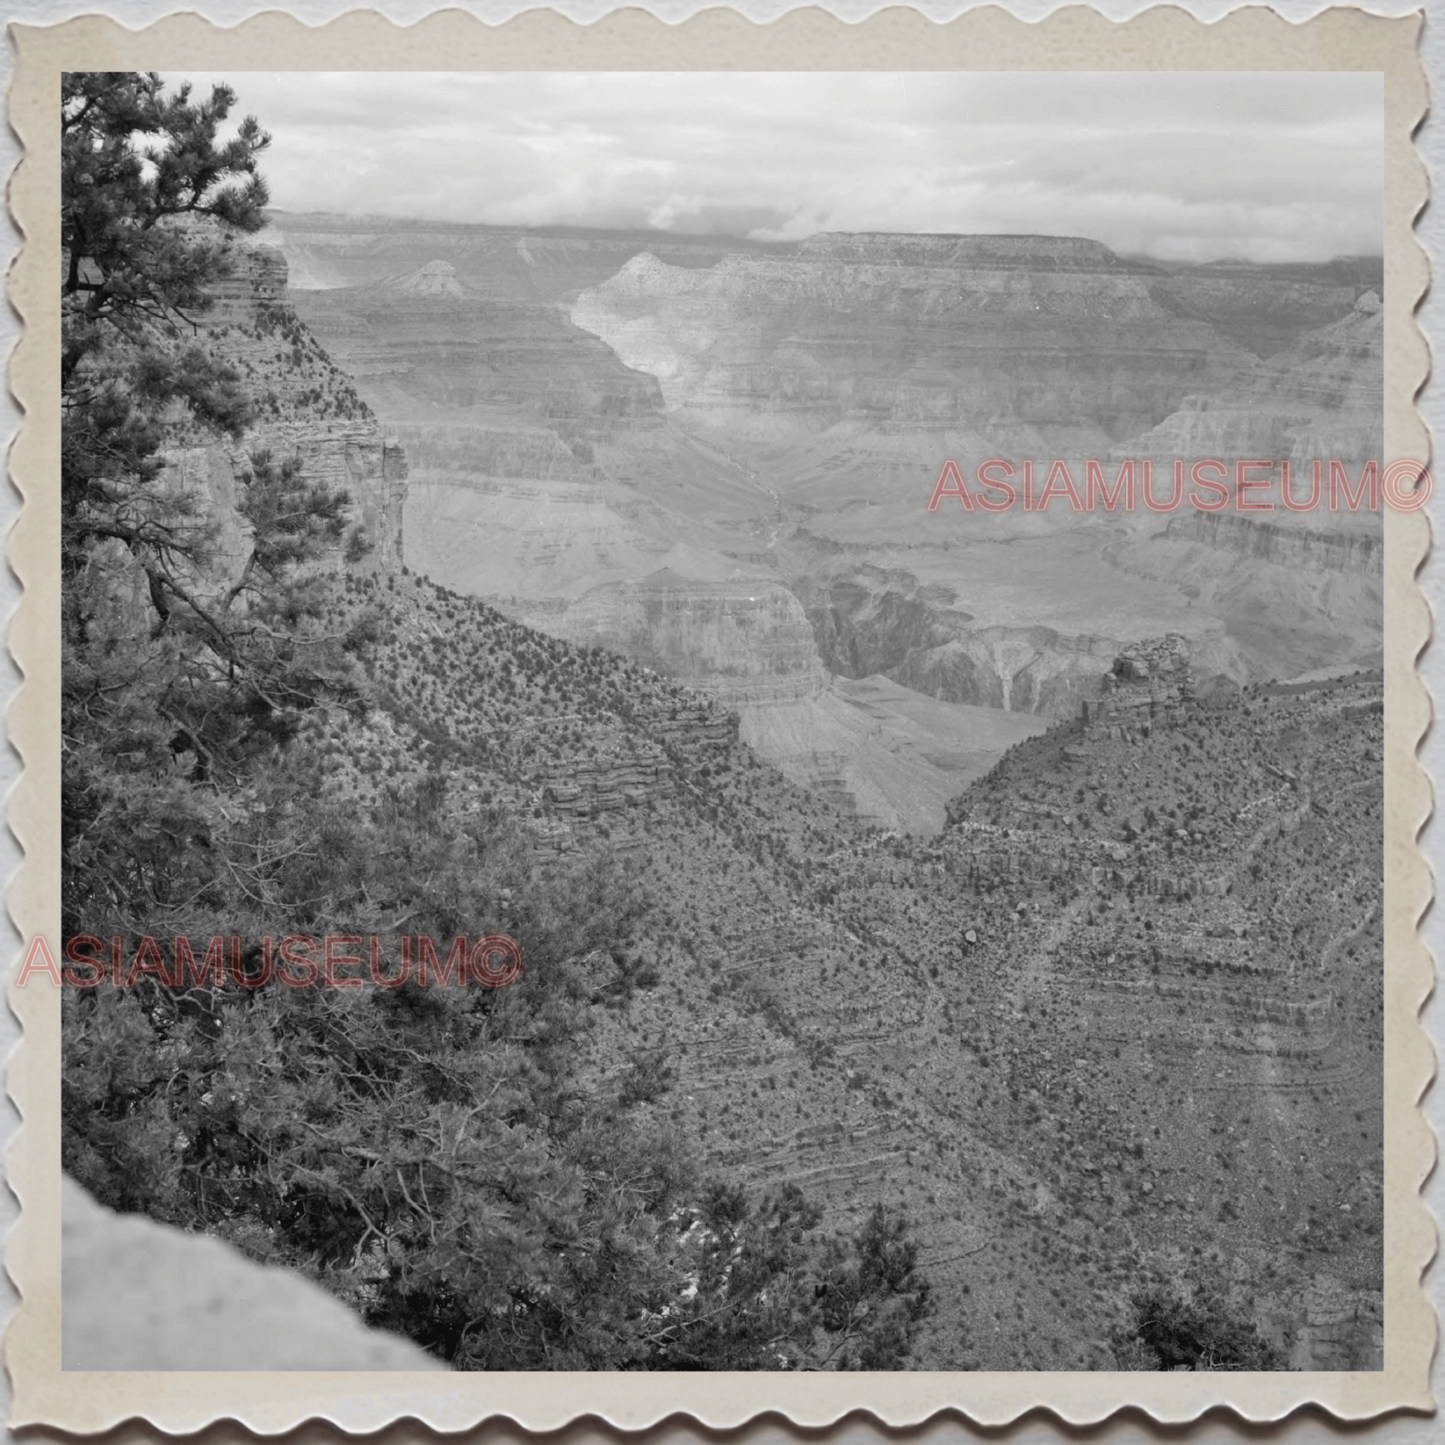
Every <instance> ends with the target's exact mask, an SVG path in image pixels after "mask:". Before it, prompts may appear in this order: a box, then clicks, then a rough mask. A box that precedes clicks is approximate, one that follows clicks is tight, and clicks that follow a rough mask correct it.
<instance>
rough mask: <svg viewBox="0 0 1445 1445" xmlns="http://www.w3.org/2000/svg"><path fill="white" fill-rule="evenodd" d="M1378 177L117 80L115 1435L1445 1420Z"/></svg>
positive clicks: (93, 1140)
mask: <svg viewBox="0 0 1445 1445" xmlns="http://www.w3.org/2000/svg"><path fill="white" fill-rule="evenodd" d="M1384 114H1385V112H1384V97H1383V82H1382V76H1381V74H1380V73H1379V72H1378V71H1362V72H1357V73H1343V72H1329V73H1325V72H1321V73H1291V74H1282V73H1271V72H1267V71H1260V72H1250V73H1246V72H1237V73H1220V72H1217V71H1216V72H1215V73H1210V74H1205V73H1190V72H1180V73H1171V74H1164V73H1148V72H1134V73H1129V72H1120V73H1087V72H1082V73H1075V72H1070V73H1047V74H1046V73H1033V72H1028V71H1022V72H1016V73H1002V72H1000V73H987V72H980V73H944V72H910V73H901V72H900V73H884V72H867V73H865V72H807V73H792V72H746V71H744V72H717V73H705V72H704V73H681V72H666V71H663V72H656V73H628V74H624V73H620V72H601V73H597V72H594V73H567V72H546V73H540V72H510V73H508V72H500V71H498V72H492V73H487V72H453V73H444V74H440V73H439V74H427V73H405V74H402V73H374V72H373V73H363V72H348V71H327V72H319V71H318V72H259V71H255V72H247V71H235V72H230V73H222V74H217V73H211V72H206V71H201V70H195V71H190V72H185V73H182V72H173V71H160V72H123V71H72V72H69V73H67V74H66V75H65V76H64V78H63V84H62V87H61V91H60V95H59V111H58V115H57V117H56V120H57V122H58V125H59V128H60V134H61V215H60V235H61V246H62V265H61V275H60V287H61V302H60V307H61V331H60V359H59V362H60V364H59V377H60V394H61V408H62V417H61V452H60V489H61V503H60V545H61V551H60V566H61V587H62V616H61V628H60V632H61V640H62V645H63V659H62V661H63V673H62V689H61V699H60V719H61V737H62V772H61V807H62V815H61V877H60V887H61V894H60V897H61V909H62V912H61V930H62V938H63V951H64V958H63V959H57V963H58V964H59V965H61V966H62V968H63V975H64V988H63V990H62V991H61V994H62V996H61V1008H62V1010H63V1013H62V1055H63V1057H62V1092H61V1099H60V1116H61V1150H62V1155H61V1166H62V1168H63V1170H64V1174H65V1184H64V1188H65V1191H66V1192H65V1196H64V1207H65V1216H64V1218H65V1235H64V1254H63V1262H64V1268H65V1277H64V1298H63V1328H64V1350H65V1361H66V1366H67V1368H73V1369H89V1370H96V1369H130V1370H167V1369H171V1370H186V1369H198V1368H207V1369H212V1370H219V1369H226V1368H264V1369H278V1370H279V1369H295V1370H306V1369H317V1368H333V1369H335V1368H353V1369H360V1368H370V1369H397V1370H402V1369H407V1370H410V1369H420V1368H438V1369H450V1370H456V1371H740V1370H747V1371H767V1372H784V1371H788V1372H792V1371H853V1372H857V1371H879V1372H882V1371H906V1370H923V1371H958V1372H976V1371H1052V1372H1076V1371H1079V1372H1082V1371H1116V1372H1117V1371H1189V1372H1194V1371H1236V1372H1239V1371H1243V1372H1271V1371H1275V1372H1287V1371H1311V1372H1346V1371H1348V1372H1371V1371H1379V1370H1380V1369H1381V1368H1382V1367H1383V1341H1384V1316H1383V1292H1384V1268H1385V1261H1384V1230H1383V1208H1384V1206H1383V1189H1384V1172H1383V1171H1384V1153H1383V1139H1384V1132H1383V1131H1384V1082H1383V1081H1384V1058H1383V1054H1384V1037H1385V1036H1384V1023H1383V1012H1382V1010H1383V989H1384V927H1385V924H1384V915H1383V900H1384V862H1383V853H1382V847H1383V836H1384V811H1383V810H1384V782H1383V776H1384V766H1383V759H1384V743H1383V736H1384V725H1385V719H1384V706H1383V704H1384V684H1383V673H1382V667H1383V655H1384V604H1383V596H1384V585H1385V582H1384V574H1385V566H1384V542H1383V537H1384V533H1385V530H1386V524H1387V520H1388V514H1389V513H1390V512H1391V510H1392V509H1393V510H1395V511H1400V512H1409V511H1413V510H1415V509H1416V508H1418V507H1419V506H1420V505H1421V503H1422V502H1423V500H1424V494H1425V491H1424V482H1423V479H1422V467H1423V462H1421V463H1415V464H1403V466H1402V464H1399V463H1394V464H1391V463H1390V462H1389V459H1388V457H1387V453H1386V449H1385V439H1384V400H1383V387H1384V363H1383V356H1384V336H1385V330H1384V309H1383V308H1384V302H1385V264H1384V249H1385V247H1384V233H1383V231H1382V216H1383V214H1384V201H1385V195H1384V170H1383V167H1382V153H1383V148H1384V135H1385V131H1384ZM1392 275H1393V273H1392ZM117 1239H124V1240H125V1241H126V1248H125V1249H119V1248H117V1247H116V1245H115V1243H114V1242H115V1241H116V1240H117ZM283 1272H284V1273H283ZM158 1279H164V1280H167V1281H169V1283H168V1284H167V1289H168V1291H171V1292H170V1293H168V1295H167V1299H166V1302H165V1303H164V1305H163V1306H162V1305H159V1304H154V1303H153V1296H154V1292H155V1287H156V1281H157V1280H158ZM282 1279H284V1281H285V1284H284V1289H285V1291H286V1293H285V1294H284V1298H285V1300H286V1301H287V1304H286V1308H285V1311H284V1314H285V1317H286V1319H285V1322H284V1323H282V1324H280V1325H278V1323H277V1321H276V1315H277V1314H278V1310H277V1309H276V1308H275V1301H276V1299H277V1298H279V1297H280V1296H278V1295H277V1294H276V1290H277V1289H280V1288H282V1286H281V1285H278V1284H277V1281H278V1280H282ZM268 1301H269V1303H270V1305H271V1309H270V1312H269V1313H268V1311H267V1308H266V1305H267V1302H268ZM187 1311H191V1313H187ZM178 1320H179V1321H181V1322H183V1323H182V1325H180V1326H178V1323H177V1322H178ZM148 1322H149V1323H148ZM208 1331H210V1333H208ZM218 1332H222V1333H223V1334H224V1339H225V1341H227V1344H226V1345H225V1349H224V1350H223V1351H218V1347H217V1346H216V1345H215V1343H214V1341H215V1339H216V1337H217V1334H218ZM333 1332H334V1333H333ZM328 1351H330V1353H328ZM198 1354H203V1355H204V1360H203V1361H202V1360H199V1359H198ZM338 1361H341V1363H338Z"/></svg>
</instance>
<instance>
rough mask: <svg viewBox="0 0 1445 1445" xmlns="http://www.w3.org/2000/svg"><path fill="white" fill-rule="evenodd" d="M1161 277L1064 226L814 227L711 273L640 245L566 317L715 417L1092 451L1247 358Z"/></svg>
mask: <svg viewBox="0 0 1445 1445" xmlns="http://www.w3.org/2000/svg"><path fill="white" fill-rule="evenodd" d="M1153 276H1154V273H1153V272H1152V271H1151V269H1150V268H1147V267H1143V266H1140V265H1135V264H1131V263H1128V262H1125V261H1122V260H1121V259H1120V258H1119V257H1117V256H1115V255H1114V254H1113V253H1112V252H1110V251H1109V250H1108V249H1107V248H1106V247H1104V246H1102V245H1100V244H1099V243H1098V242H1094V241H1085V240H1076V239H1071V238H1058V237H1035V236H1019V237H942V236H888V235H872V236H817V237H814V238H813V239H812V240H810V241H807V242H804V243H803V244H802V245H800V246H799V247H798V249H797V251H796V252H795V253H794V254H793V255H791V256H786V257H782V256H758V255H737V254H734V255H729V256H727V257H725V258H724V259H723V260H721V261H720V262H718V264H717V265H716V266H713V267H711V268H709V269H707V270H698V269H688V268H683V267H678V266H670V265H668V264H667V263H666V262H664V261H662V260H661V259H659V258H658V257H657V256H655V255H652V254H643V255H640V256H637V257H634V258H633V259H632V260H631V261H629V262H628V263H627V264H626V265H625V266H623V267H622V269H621V270H620V271H619V272H618V273H617V274H616V275H615V276H614V277H613V278H612V279H611V280H609V281H607V282H605V283H604V284H603V285H601V286H597V287H594V288H592V289H591V290H589V291H585V292H583V293H582V295H580V296H579V297H578V299H577V301H576V302H575V303H574V304H573V306H572V309H571V316H572V319H573V321H574V322H576V324H577V325H579V326H581V327H583V328H584V329H586V330H589V331H592V332H594V333H595V334H596V335H598V336H600V337H601V338H602V339H603V340H604V341H606V342H607V343H608V344H609V345H610V346H611V347H612V348H613V350H614V351H616V352H617V354H618V355H619V356H620V357H621V358H622V359H623V360H624V361H625V362H626V363H627V364H628V365H630V366H633V367H636V368H637V369H639V370H643V371H648V372H650V373H652V374H653V375H654V376H656V377H657V378H658V379H659V381H660V383H661V385H662V390H663V395H664V396H665V397H666V399H667V402H668V405H669V406H670V407H673V408H685V409H686V410H687V412H688V413H689V414H690V415H692V416H693V417H695V418H697V419H698V420H700V421H703V422H705V423H707V424H708V425H710V426H714V427H726V428H730V429H741V430H742V431H743V432H744V433H745V434H755V435H758V436H761V437H786V436H790V435H798V434H804V433H808V432H817V431H822V430H824V429H826V428H827V427H829V426H832V425H834V424H835V423H837V422H838V421H839V420H841V419H842V418H843V417H845V416H848V415H852V414H861V415H863V416H866V417H867V418H869V420H870V421H872V422H873V423H874V424H877V425H887V426H892V427H933V428H940V427H941V428H953V429H961V430H964V431H968V432H970V433H973V434H976V435H977V436H978V437H979V438H980V440H981V442H982V444H983V445H984V446H986V447H987V448H988V449H989V450H991V451H997V452H1003V453H1005V454H1015V455H1022V454H1026V453H1033V452H1035V451H1045V450H1046V451H1048V452H1050V453H1052V454H1055V455H1066V454H1067V455H1085V454H1089V453H1091V452H1095V451H1097V450H1099V449H1101V448H1103V449H1107V448H1108V446H1109V445H1110V444H1111V443H1112V442H1115V441H1119V440H1122V439H1123V438H1125V437H1129V436H1133V435H1135V434H1137V433H1139V432H1141V431H1143V430H1146V429H1147V428H1149V427H1151V426H1154V425H1156V424H1157V423H1158V422H1159V421H1161V420H1162V419H1163V418H1164V417H1166V416H1167V415H1169V413H1170V412H1172V411H1173V410H1175V409H1176V408H1177V407H1178V405H1179V403H1180V401H1181V400H1182V398H1183V397H1184V396H1185V395H1187V394H1189V393H1191V392H1196V391H1199V390H1201V389H1205V390H1207V389H1209V388H1210V387H1211V386H1213V385H1215V384H1222V382H1223V379H1224V378H1225V376H1226V375H1227V374H1228V372H1229V371H1230V369H1231V368H1232V367H1235V366H1237V365H1239V364H1240V363H1241V361H1242V360H1243V359H1244V355H1245V354H1244V353H1243V352H1242V350H1241V349H1240V348H1238V347H1236V346H1235V345H1234V344H1233V343H1231V342H1229V341H1228V340H1226V339H1225V338H1223V337H1221V336H1220V334H1219V333H1218V332H1217V331H1216V330H1215V329H1214V328H1213V327H1212V326H1210V325H1209V324H1208V323H1207V322H1205V321H1202V320H1198V319H1194V318H1191V317H1188V316H1185V315H1181V314H1178V309H1177V308H1173V309H1171V308H1168V307H1166V306H1163V305H1161V304H1160V303H1159V302H1158V301H1156V300H1155V298H1154V297H1153V295H1152V294H1151V290H1150V283H1151V279H1153Z"/></svg>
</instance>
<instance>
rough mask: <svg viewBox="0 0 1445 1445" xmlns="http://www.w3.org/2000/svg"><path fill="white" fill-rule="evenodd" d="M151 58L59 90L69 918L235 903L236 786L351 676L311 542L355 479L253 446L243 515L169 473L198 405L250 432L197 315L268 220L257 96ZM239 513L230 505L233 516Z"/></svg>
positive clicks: (345, 687)
mask: <svg viewBox="0 0 1445 1445" xmlns="http://www.w3.org/2000/svg"><path fill="white" fill-rule="evenodd" d="M234 100H235V97H234V95H233V94H232V92H231V91H230V90H229V88H227V87H226V86H216V87H215V88H214V89H213V90H212V92H211V96H210V98H209V99H208V100H205V101H193V100H192V99H191V90H190V87H189V86H188V85H181V86H180V87H179V88H178V89H177V90H176V91H175V92H174V93H172V94H167V93H166V91H165V88H164V86H163V83H162V82H161V80H160V78H159V77H158V76H156V75H153V74H151V75H141V74H133V73H102V74H92V73H87V74H68V75H66V76H65V77H64V78H63V83H62V90H61V127H62V187H61V221H62V244H63V247H64V266H63V272H62V281H61V306H62V336H61V392H62V407H63V410H62V454H61V565H62V599H63V600H62V648H63V654H62V661H63V684H62V710H63V711H62V737H63V745H64V786H63V796H62V806H63V809H64V816H63V839H62V841H63V850H64V853H63V902H64V909H65V927H66V931H67V932H76V931H80V930H82V929H84V930H86V931H91V932H95V931H97V930H101V931H105V930H111V929H115V928H130V927H137V928H141V929H153V928H155V927H158V926H160V925H161V924H162V923H163V922H164V920H165V919H166V917H167V915H168V914H169V913H170V912H171V911H172V910H174V909H175V908H176V907H178V906H180V904H181V901H182V900H193V901H194V900H198V899H203V900H204V901H205V902H207V903H209V904H210V905H211V906H215V904H216V903H217V901H218V900H217V896H216V885H215V874H216V871H217V865H218V860H220V859H222V858H223V857H224V851H225V850H224V847H223V835H224V833H225V830H226V825H227V817H228V815H227V810H226V808H225V806H224V802H223V798H222V792H223V791H224V789H226V788H227V787H234V786H235V785H237V784H238V783H239V782H240V780H241V778H242V776H243V774H244V773H245V772H246V770H247V768H248V767H249V766H250V764H251V762H252V760H253V759H255V758H256V757H257V756H258V755H260V754H263V753H264V752H265V751H266V750H267V749H270V748H272V747H274V746H275V745H276V744H278V743H280V742H283V741H285V739H286V738H287V737H288V736H289V735H290V734H291V733H292V732H293V731H294V730H295V726H296V719H297V717H298V716H299V715H300V714H301V713H303V712H304V711H305V710H306V709H307V708H309V707H311V706H313V705H314V704H315V703H316V701H317V700H318V698H320V697H322V696H324V695H328V694H330V695H333V696H341V697H344V698H347V699H349V698H351V696H352V691H351V683H350V672H351V664H350V662H349V661H348V659H347V658H346V656H345V653H344V639H327V638H325V637H324V636H323V635H322V633H321V631H320V629H319V627H318V626H317V619H318V615H319V608H320V604H321V596H320V588H321V585H322V584H321V582H320V580H319V579H318V577H317V576H316V575H315V567H314V565H313V564H314V563H315V562H316V560H317V559H318V558H320V557H322V556H323V555H324V554H325V552H326V550H327V549H328V548H329V547H332V546H335V545H336V544H337V543H339V540H340V538H341V535H342V533H343V530H344V527H345V523H346V506H347V498H346V496H345V494H344V493H341V492H337V491H333V490H330V489H328V488H325V487H322V486H317V485H314V484H312V483H309V482H307V481H306V480H304V479H303V478H302V477H301V475H300V473H299V469H298V467H297V465H296V463H295V461H294V460H292V459H280V460H273V459H272V458H271V457H269V456H268V455H265V454H257V455H256V456H254V457H253V458H252V460H251V464H250V465H249V467H246V468H243V470H242V472H241V474H240V476H239V477H238V478H237V482H238V487H237V492H238V496H237V505H236V512H237V513H238V514H239V520H240V521H241V523H242V537H241V543H240V546H241V551H240V553H239V554H237V555H231V553H234V552H235V549H236V546H237V542H236V538H235V536H234V535H233V536H231V537H230V538H229V549H230V550H229V552H228V550H227V547H225V546H223V545H222V539H221V535H220V534H221V530H222V522H223V520H225V519H223V518H222V517H221V515H220V509H218V507H217V506H216V505H215V503H214V501H213V500H212V499H211V498H209V497H208V496H207V495H206V494H205V490H204V488H202V487H200V486H197V485H194V484H187V483H186V482H185V481H184V479H179V478H177V477H176V476H175V475H174V474H173V473H172V472H168V470H167V465H166V458H165V456H164V454H163V451H162V448H163V447H164V446H165V444H166V440H167V437H168V435H173V434H174V426H175V424H176V422H177V421H178V420H179V419H182V418H187V419H189V422H190V423H191V424H192V425H193V426H197V427H199V428H200V429H201V431H202V434H203V435H204V434H205V433H207V432H209V433H210V434H211V435H213V436H215V437H217V439H230V440H231V441H233V442H234V441H237V440H240V439H241V438H242V437H243V435H244V434H245V431H246V428H247V426H248V425H249V423H250V422H251V420H252V418H253V409H252V406H251V403H250V399H249V398H248V396H247V395H246V392H245V389H244V387H243V386H242V384H241V382H240V378H239V376H238V374H237V372H236V370H235V369H234V368H233V367H232V366H231V365H230V364H229V363H228V362H227V360H226V359H225V357H224V356H223V355H221V354H219V353H218V352H217V351H216V350H214V349H213V347H212V346H211V345H210V344H209V342H208V340H207V338H206V337H205V335H204V334H203V333H202V331H201V328H200V327H199V325H198V318H200V317H201V316H202V315H203V314H204V313H205V312H206V311H207V310H208V309H209V308H210V306H211V304H212V292H213V289H214V288H215V286H216V285H217V283H219V282H220V281H222V280H223V279H224V278H225V277H226V276H227V275H228V274H229V273H230V271H231V269H232V266H233V264H234V248H235V243H236V238H237V237H239V236H242V235H244V234H245V233H247V232H254V231H256V230H258V229H259V228H260V227H261V226H263V225H264V224H265V212H264V207H265V204H266V201H267V192H266V186H265V182H264V181H263V180H262V178H261V176H260V175H259V173H258V171H257V159H258V157H259V155H260V154H261V152H262V151H264V150H265V148H266V146H267V144H268V139H269V138H268V137H267V136H266V135H265V133H264V132H263V131H262V130H261V129H260V127H259V126H258V125H257V123H256V121H255V120H254V119H252V118H249V117H248V118H247V119H245V120H243V121H242V122H241V123H240V125H239V128H238V130H237V133H236V134H235V136H234V137H232V138H231V139H229V140H225V141H222V140H220V139H219V138H218V137H219V135H220V131H221V128H222V126H223V125H224V124H225V122H226V120H227V117H228V116H229V114H230V110H231V107H232V105H233V104H234ZM234 520H235V519H231V527H232V531H233V532H234Z"/></svg>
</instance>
